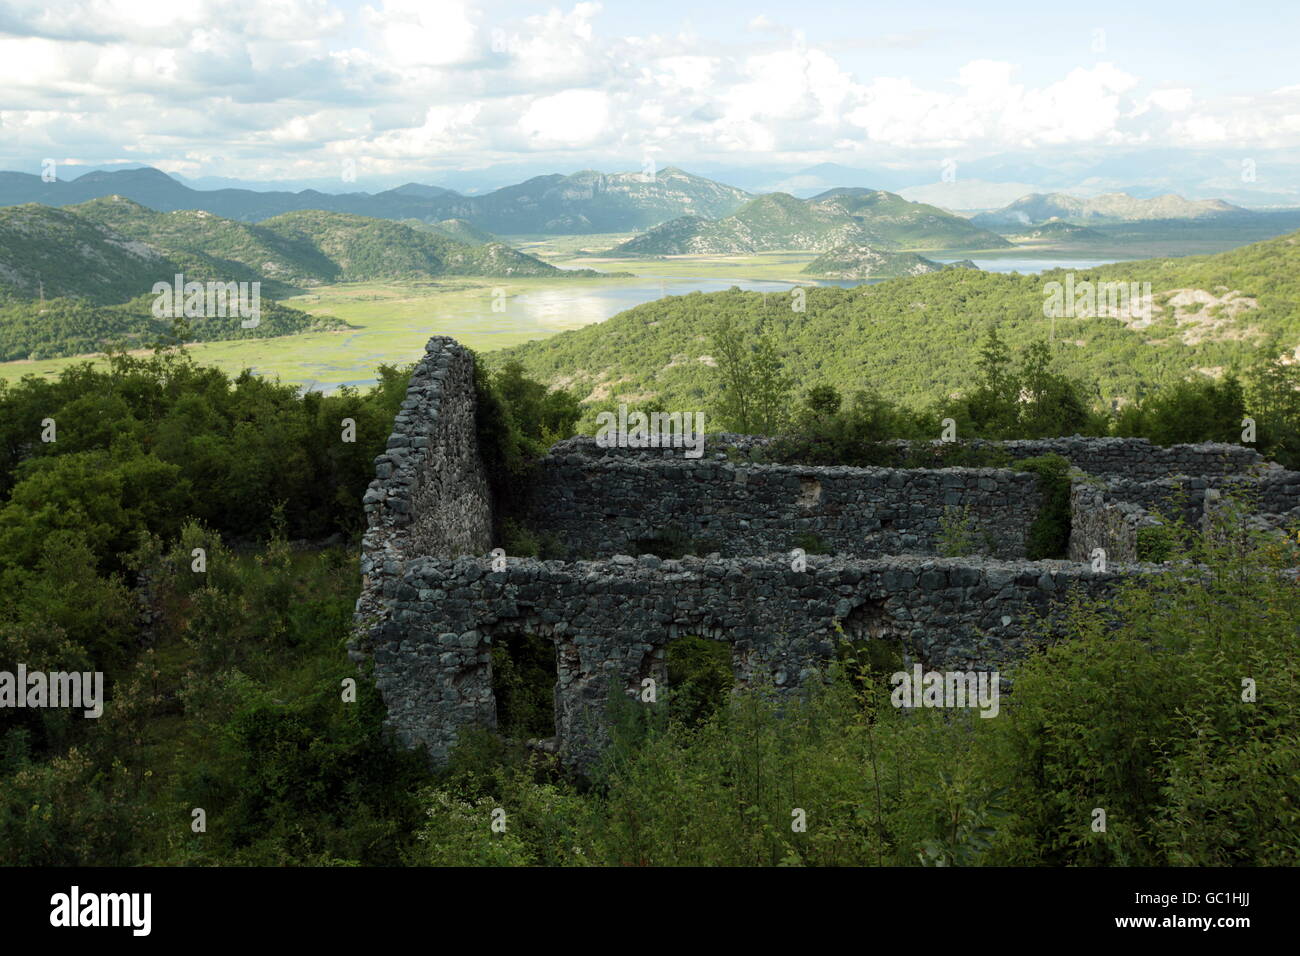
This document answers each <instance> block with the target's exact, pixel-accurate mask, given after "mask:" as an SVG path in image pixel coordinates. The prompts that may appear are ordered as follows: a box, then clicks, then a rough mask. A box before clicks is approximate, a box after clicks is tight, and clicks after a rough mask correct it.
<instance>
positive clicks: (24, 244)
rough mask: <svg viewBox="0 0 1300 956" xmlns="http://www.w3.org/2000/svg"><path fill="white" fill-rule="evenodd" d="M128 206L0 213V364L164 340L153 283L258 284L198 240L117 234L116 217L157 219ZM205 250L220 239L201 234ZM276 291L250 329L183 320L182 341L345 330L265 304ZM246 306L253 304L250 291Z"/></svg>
mask: <svg viewBox="0 0 1300 956" xmlns="http://www.w3.org/2000/svg"><path fill="white" fill-rule="evenodd" d="M98 202H99V203H100V205H101V206H105V205H110V203H109V202H108V201H107V200H100V201H98ZM122 202H123V204H125V203H127V202H129V201H127V200H123V201H122ZM130 206H131V207H134V209H126V210H115V211H113V214H111V215H103V216H101V217H100V218H98V219H97V218H95V216H94V213H95V212H101V213H107V212H108V210H106V209H95V210H91V213H92V214H91V215H85V214H82V210H79V209H75V208H74V209H52V208H50V207H49V206H42V205H39V204H37V203H31V204H27V205H22V206H14V207H11V208H8V209H0V361H10V360H13V359H36V358H53V357H57V356H63V355H79V354H86V353H89V352H96V351H101V350H103V349H105V348H106V347H108V346H110V345H120V346H124V347H128V348H139V347H146V346H149V345H152V344H153V343H155V342H158V341H161V340H169V339H170V338H171V337H172V335H173V333H174V331H175V330H174V329H173V323H172V320H171V318H170V317H166V318H163V317H157V316H155V315H153V312H152V305H153V302H154V299H155V296H154V294H153V288H154V284H155V283H158V282H166V283H168V284H171V283H172V281H173V279H174V277H175V275H176V274H177V273H183V274H184V275H185V278H186V280H187V281H200V282H207V281H221V282H223V283H224V282H234V281H241V282H242V281H248V280H249V279H252V280H254V281H256V280H257V278H258V273H257V272H255V271H254V270H252V269H250V268H248V267H247V266H244V265H243V264H241V263H238V262H235V261H233V260H228V259H222V258H220V257H218V256H213V255H209V254H206V253H203V252H196V251H193V249H194V248H196V247H197V245H198V244H197V243H196V244H192V245H191V247H190V248H186V249H179V248H178V250H177V252H176V253H175V254H173V253H171V252H169V251H167V250H165V249H163V248H161V246H160V245H159V244H156V243H153V242H145V241H143V240H141V239H139V238H137V236H136V235H133V234H132V233H133V232H135V230H130V229H128V230H127V231H120V230H119V229H117V228H115V226H114V224H113V223H114V222H115V221H116V222H118V223H129V222H130V221H131V220H132V219H133V218H135V217H143V216H149V217H153V216H163V215H164V214H162V213H154V212H152V211H150V210H147V209H145V208H144V207H143V206H139V205H138V204H135V203H130ZM171 215H175V214H171ZM180 215H182V216H195V215H197V216H207V215H208V214H207V213H181V214H180ZM211 218H214V219H215V217H211ZM219 222H220V220H219ZM234 225H238V224H234ZM225 238H227V239H230V240H231V242H230V245H231V247H232V248H234V246H235V245H236V244H237V242H239V241H247V239H246V237H242V236H238V235H235V236H234V238H233V239H232V238H231V237H230V236H226V237H225ZM208 244H209V245H211V246H212V247H214V248H215V246H216V245H217V244H218V243H217V242H216V241H214V240H213V239H212V238H211V237H209V240H208ZM277 287H278V286H277V283H275V282H268V289H267V298H265V299H261V301H260V309H259V313H258V322H257V324H256V325H255V326H253V327H249V328H245V327H244V326H243V325H242V320H243V319H244V318H246V317H247V316H243V315H240V314H238V313H236V312H228V313H227V314H226V315H224V316H223V315H214V316H212V317H211V318H201V319H191V320H187V322H188V324H189V329H188V331H187V332H186V333H185V337H186V339H187V340H191V341H217V340H225V339H240V338H266V337H271V336H279V335H291V334H294V333H297V332H305V331H311V330H324V329H334V328H341V327H343V323H341V322H339V321H338V320H336V319H332V318H328V317H319V318H318V317H314V316H310V315H307V314H306V313H304V312H300V311H298V310H296V309H290V308H286V307H285V306H283V305H280V304H279V303H277V302H275V301H273V300H272V298H271V295H272V290H273V289H274V288H277ZM246 288H250V287H246ZM259 298H260V296H259ZM244 301H245V302H251V301H252V300H251V290H250V298H248V299H245V300H244Z"/></svg>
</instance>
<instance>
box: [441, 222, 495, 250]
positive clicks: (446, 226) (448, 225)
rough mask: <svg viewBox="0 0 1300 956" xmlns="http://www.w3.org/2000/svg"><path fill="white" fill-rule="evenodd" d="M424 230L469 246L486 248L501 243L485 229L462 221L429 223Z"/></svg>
mask: <svg viewBox="0 0 1300 956" xmlns="http://www.w3.org/2000/svg"><path fill="white" fill-rule="evenodd" d="M425 228H427V229H431V230H436V231H437V232H440V233H442V234H443V235H444V236H448V237H450V238H452V239H455V240H456V241H457V242H463V243H465V244H466V245H470V246H486V245H487V244H488V243H490V242H500V241H501V240H500V239H498V238H497V237H496V236H494V235H492V233H490V232H488V231H487V230H486V229H480V228H479V227H478V226H476V225H474V224H473V223H470V222H466V221H465V220H464V219H444V220H442V221H441V222H435V223H430V224H429V225H428V226H427V227H425Z"/></svg>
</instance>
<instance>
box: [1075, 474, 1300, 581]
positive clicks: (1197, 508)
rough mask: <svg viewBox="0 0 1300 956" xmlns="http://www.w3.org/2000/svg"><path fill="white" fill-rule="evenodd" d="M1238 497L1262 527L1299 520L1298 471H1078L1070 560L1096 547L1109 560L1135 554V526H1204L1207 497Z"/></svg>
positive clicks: (1080, 558) (1284, 525) (1081, 557)
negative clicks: (1146, 477)
mask: <svg viewBox="0 0 1300 956" xmlns="http://www.w3.org/2000/svg"><path fill="white" fill-rule="evenodd" d="M1223 495H1231V496H1235V497H1237V498H1238V499H1239V500H1240V501H1241V502H1242V503H1243V504H1244V505H1245V506H1246V507H1247V508H1249V509H1250V510H1251V511H1252V512H1253V514H1254V521H1253V523H1254V524H1255V525H1257V526H1259V527H1261V528H1287V527H1289V526H1291V525H1292V524H1294V523H1296V522H1297V521H1300V472H1297V471H1286V470H1284V469H1282V468H1280V467H1277V466H1273V467H1269V468H1253V469H1252V471H1251V472H1250V473H1246V474H1227V475H1206V476H1188V475H1180V476H1178V477H1173V478H1158V479H1155V480H1152V481H1138V480H1131V479H1128V478H1121V477H1118V476H1115V475H1108V476H1101V477H1095V476H1076V477H1075V479H1074V481H1073V484H1072V486H1071V494H1070V514H1071V530H1070V551H1069V556H1070V558H1071V560H1075V561H1084V560H1087V559H1088V557H1087V556H1088V555H1089V554H1090V553H1091V552H1092V550H1093V549H1094V548H1103V549H1104V550H1105V551H1106V556H1107V559H1108V560H1112V561H1132V560H1136V558H1137V551H1136V547H1137V532H1138V530H1139V529H1141V528H1149V527H1156V526H1158V525H1160V524H1162V523H1165V522H1174V521H1179V522H1182V523H1183V524H1184V525H1185V526H1186V527H1188V528H1192V529H1196V528H1201V527H1203V525H1204V523H1205V520H1206V514H1207V501H1211V502H1215V503H1216V504H1215V505H1214V506H1212V507H1216V506H1218V505H1217V502H1219V501H1221V500H1222V496H1223Z"/></svg>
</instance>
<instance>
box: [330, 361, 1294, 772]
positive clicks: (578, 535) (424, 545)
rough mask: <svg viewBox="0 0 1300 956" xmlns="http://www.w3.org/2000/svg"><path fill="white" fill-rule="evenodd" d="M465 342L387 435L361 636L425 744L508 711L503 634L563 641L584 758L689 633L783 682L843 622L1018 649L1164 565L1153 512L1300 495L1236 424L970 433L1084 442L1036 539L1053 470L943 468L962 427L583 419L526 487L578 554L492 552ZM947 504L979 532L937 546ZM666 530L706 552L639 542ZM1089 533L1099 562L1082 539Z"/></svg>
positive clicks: (564, 685) (1064, 449)
mask: <svg viewBox="0 0 1300 956" xmlns="http://www.w3.org/2000/svg"><path fill="white" fill-rule="evenodd" d="M472 362H473V360H472V358H471V356H470V355H469V353H467V352H466V351H465V350H464V349H462V348H461V347H460V346H459V345H457V344H456V343H455V342H454V341H453V340H451V339H448V338H434V339H432V340H431V341H430V342H429V346H428V349H427V352H426V355H425V357H424V359H423V360H422V361H421V362H420V363H419V364H418V365H417V367H416V370H415V373H414V375H413V376H412V380H411V386H410V390H409V392H408V394H407V398H406V401H405V402H404V403H403V405H402V410H401V413H400V414H399V415H398V417H397V421H396V424H395V427H394V433H393V436H392V437H391V438H390V439H389V442H388V449H387V450H386V451H385V452H384V453H383V454H382V455H380V456H379V457H378V458H377V459H376V462H375V465H376V471H375V473H376V478H375V481H374V482H373V483H372V484H371V486H370V489H369V490H368V491H367V492H366V496H365V508H366V512H367V517H368V522H369V527H368V530H367V532H366V535H365V537H364V539H363V544H362V555H361V571H362V575H363V587H362V593H361V597H360V599H359V600H358V602H357V615H356V629H355V635H354V638H353V641H352V643H351V645H350V654H351V656H352V658H353V660H355V661H357V662H362V661H367V660H369V661H372V662H373V664H374V673H375V679H376V683H377V686H378V687H379V689H380V691H381V693H382V694H383V697H384V701H385V704H386V706H387V709H388V723H389V725H390V726H391V727H392V728H393V729H394V730H395V731H396V733H397V735H398V737H399V739H400V740H401V741H402V742H403V743H404V744H406V745H407V746H412V747H415V746H423V747H426V748H427V749H428V753H429V755H430V757H431V759H433V760H434V761H435V762H440V761H443V760H445V759H446V756H447V754H448V752H449V751H450V749H451V748H452V747H453V746H454V745H455V743H456V741H457V739H458V735H459V733H460V731H461V730H462V729H463V728H466V727H469V726H483V727H488V728H494V727H495V726H496V721H497V717H496V701H495V699H494V694H493V690H492V686H493V685H492V662H491V648H492V646H493V645H494V643H496V642H499V641H502V640H503V639H505V638H508V637H512V636H516V635H522V634H531V635H539V636H542V637H545V638H547V639H549V640H550V641H551V642H552V643H553V645H554V648H555V655H556V657H555V660H556V675H557V680H556V687H555V715H556V717H555V740H554V741H553V745H554V747H555V749H557V750H558V751H559V753H560V754H561V756H562V758H563V759H564V760H565V761H566V762H569V763H573V764H577V765H582V764H585V763H586V762H587V761H589V760H590V759H591V758H592V757H593V756H594V755H595V754H596V753H597V752H598V751H599V749H600V747H601V744H602V741H603V740H604V738H605V732H604V729H603V720H604V713H605V706H606V703H607V701H608V699H609V696H610V695H611V694H622V693H632V692H634V691H635V690H636V689H638V688H639V687H640V686H641V681H642V680H644V679H645V678H646V677H653V678H654V679H655V680H656V681H657V682H659V683H660V685H661V686H662V685H663V684H664V682H665V680H666V674H665V672H664V660H665V652H666V649H667V647H668V645H669V643H670V642H671V641H673V640H674V639H676V638H678V637H681V636H685V635H694V636H698V637H704V638H708V639H712V640H717V641H721V642H725V643H727V644H728V645H729V646H730V649H731V661H732V670H733V673H734V675H735V680H736V684H737V685H738V686H743V685H748V684H754V683H762V684H765V685H770V686H772V687H774V688H776V689H777V690H778V691H793V690H795V689H796V688H798V687H800V686H801V685H802V684H804V683H805V682H807V681H809V680H814V679H818V677H819V675H821V674H822V673H824V670H825V667H826V665H827V663H828V662H829V661H830V660H832V659H833V658H834V656H835V654H836V652H837V645H839V644H840V643H841V642H843V641H845V640H854V641H856V640H874V641H883V642H885V643H886V644H888V645H889V646H890V647H891V648H892V649H894V650H895V651H897V652H899V653H901V654H902V655H903V658H904V659H905V660H909V661H914V662H917V663H922V664H924V665H925V666H926V667H929V668H931V669H953V670H991V669H1004V668H1006V667H1007V666H1009V665H1011V664H1012V663H1013V662H1014V661H1015V660H1016V659H1017V658H1019V657H1021V656H1023V654H1024V653H1026V651H1028V650H1029V649H1030V648H1031V647H1033V646H1034V644H1035V643H1036V642H1037V641H1039V640H1041V639H1042V638H1043V635H1044V634H1046V633H1050V629H1051V620H1052V618H1053V615H1054V613H1055V611H1054V609H1055V608H1056V607H1057V603H1056V602H1057V601H1058V600H1059V599H1060V598H1062V597H1063V596H1065V595H1066V594H1067V593H1069V592H1072V591H1073V592H1076V593H1080V594H1083V595H1087V596H1091V597H1094V598H1104V597H1105V596H1106V595H1107V594H1109V593H1110V592H1111V591H1112V590H1113V588H1114V587H1115V586H1116V584H1117V583H1118V582H1119V581H1121V580H1122V579H1123V578H1124V577H1125V576H1126V575H1131V574H1135V573H1144V572H1145V571H1147V570H1149V569H1150V566H1143V565H1140V564H1136V563H1134V560H1135V557H1136V530H1137V529H1138V528H1140V527H1143V526H1150V525H1152V524H1156V523H1159V522H1161V521H1163V520H1168V519H1169V518H1170V517H1173V516H1175V515H1176V516H1178V517H1183V518H1185V519H1190V520H1194V521H1195V520H1200V519H1201V518H1202V517H1203V515H1204V513H1205V510H1206V501H1207V494H1208V495H1211V496H1212V495H1213V494H1218V493H1224V492H1227V491H1229V490H1233V489H1236V490H1238V491H1240V490H1242V489H1246V490H1249V491H1250V492H1251V493H1252V494H1253V495H1254V496H1255V497H1256V499H1257V500H1258V503H1259V506H1260V508H1261V510H1262V511H1264V512H1265V513H1266V515H1267V516H1269V517H1268V521H1269V524H1270V526H1275V527H1276V526H1282V525H1283V524H1284V523H1285V521H1287V520H1290V518H1292V517H1296V518H1300V473H1295V472H1285V471H1282V470H1281V469H1280V468H1278V467H1277V466H1276V465H1268V464H1266V463H1264V462H1262V461H1261V459H1260V457H1259V455H1258V454H1256V453H1255V452H1254V451H1253V450H1251V449H1248V448H1242V447H1239V446H1235V445H1181V446H1173V447H1171V448H1162V447H1159V446H1153V445H1151V444H1150V443H1148V442H1146V441H1143V440H1135V439H1088V438H1080V437H1077V436H1076V437H1073V438H1063V439H1049V440H1043V441H1033V442H1005V443H969V444H968V445H967V446H966V447H967V448H969V447H970V446H972V445H976V446H984V447H994V448H1000V449H1001V450H1002V451H1004V452H1006V453H1007V455H1008V460H1013V459H1018V458H1026V457H1036V456H1040V455H1044V454H1048V453H1053V454H1059V455H1062V456H1064V457H1065V458H1067V459H1069V460H1070V462H1071V463H1072V464H1073V465H1074V466H1075V472H1074V474H1073V484H1072V494H1071V508H1072V521H1073V530H1072V534H1071V541H1070V560H1069V561H1028V560H1025V557H1024V556H1025V553H1026V552H1025V545H1026V535H1027V530H1028V528H1029V527H1030V525H1031V524H1032V523H1033V521H1034V519H1035V518H1036V517H1037V516H1038V514H1039V510H1040V508H1041V507H1042V494H1041V491H1040V490H1039V487H1038V485H1037V478H1036V477H1035V476H1034V475H1031V474H1029V473H1026V472H1019V471H1014V470H1010V469H1005V468H949V467H945V459H946V458H948V456H949V455H951V454H952V452H953V450H954V446H953V445H952V444H944V443H941V442H932V443H911V444H909V443H906V442H896V443H892V446H893V454H895V455H896V459H895V462H894V463H895V464H896V467H888V468H848V467H807V466H797V465H777V464H770V463H766V462H764V461H763V450H764V448H765V446H766V444H767V440H766V439H762V438H755V437H747V436H734V435H727V436H715V437H714V438H711V439H710V440H709V441H708V442H707V443H706V446H705V455H704V457H703V458H700V459H687V458H685V457H684V455H683V453H682V450H681V449H628V448H600V447H597V446H596V444H595V442H594V441H593V440H592V439H590V438H575V439H569V440H567V441H564V442H560V443H559V444H557V445H556V446H555V447H554V448H553V449H552V451H551V453H550V454H549V455H548V456H547V457H546V458H544V459H543V460H542V461H541V462H540V463H539V465H538V468H537V472H536V479H535V481H534V482H533V483H532V485H531V487H530V488H529V489H528V491H527V495H526V498H527V515H528V524H529V525H530V527H531V528H532V529H533V530H535V531H536V532H537V533H538V534H539V535H541V536H544V537H546V538H548V540H551V541H554V542H557V543H558V546H559V548H560V550H561V551H562V552H564V555H565V560H548V561H540V560H536V559H531V558H517V557H510V556H506V557H505V558H504V562H502V560H501V555H500V554H497V555H495V556H494V555H491V554H489V553H488V552H489V550H490V549H491V548H492V545H493V542H492V541H491V527H492V513H491V497H490V494H489V490H488V483H487V480H486V476H485V475H484V472H483V464H482V460H481V457H480V455H479V452H478V447H477V442H476V437H475V436H476V432H475V427H474V421H475V414H476V400H475V391H474V375H473V372H474V370H473V364H472ZM917 464H920V465H923V466H926V467H916V465H917ZM909 466H910V467H909ZM1175 491H1176V492H1181V493H1182V497H1181V498H1177V499H1175V500H1176V501H1177V502H1178V503H1177V504H1170V503H1169V498H1170V495H1169V492H1175ZM1170 508H1173V509H1174V510H1173V511H1170V510H1169V509H1170ZM954 516H959V517H963V518H964V519H965V520H968V521H969V524H970V527H971V528H972V530H973V531H974V535H973V540H974V542H975V543H976V545H977V547H976V553H975V554H972V555H970V556H967V557H948V558H944V557H939V556H938V554H939V552H940V551H941V542H940V538H941V534H942V532H943V530H944V527H945V524H947V523H950V522H951V521H952V520H953V519H954ZM668 534H672V535H677V536H678V540H689V541H691V543H692V544H693V545H694V546H695V548H694V550H695V552H696V553H697V554H698V553H703V554H704V556H703V557H698V558H697V557H687V558H683V559H681V560H664V559H661V558H660V557H658V556H656V555H655V554H653V553H641V554H634V553H632V552H637V551H642V552H644V551H653V550H654V542H655V541H656V540H658V539H662V538H663V537H664V536H665V535H668ZM807 536H814V537H815V539H816V540H817V541H819V542H820V543H821V544H822V545H823V546H824V550H826V551H828V552H831V553H833V556H831V555H829V554H828V555H824V556H823V555H815V554H813V555H808V556H807V557H806V559H805V561H806V563H804V564H801V563H800V562H799V555H798V554H797V553H794V552H793V548H794V547H796V546H797V545H798V543H799V542H801V541H807V540H809V539H808V537H807ZM1098 547H1102V548H1105V549H1107V556H1108V564H1107V570H1106V571H1104V572H1097V571H1094V570H1093V567H1092V564H1091V563H1090V560H1089V555H1090V554H1091V552H1092V551H1093V549H1095V548H1098ZM494 559H495V560H494Z"/></svg>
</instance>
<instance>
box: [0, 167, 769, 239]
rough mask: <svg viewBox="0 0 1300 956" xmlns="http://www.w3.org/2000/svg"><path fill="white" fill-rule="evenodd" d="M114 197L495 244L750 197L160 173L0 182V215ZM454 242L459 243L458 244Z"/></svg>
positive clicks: (244, 217)
mask: <svg viewBox="0 0 1300 956" xmlns="http://www.w3.org/2000/svg"><path fill="white" fill-rule="evenodd" d="M112 195H118V196H123V197H125V198H127V199H131V200H134V201H135V202H137V203H140V204H141V205H144V206H147V207H148V208H150V209H154V210H158V211H160V212H175V211H177V210H183V209H191V210H194V209H201V210H203V211H205V212H208V213H211V214H213V215H216V216H221V217H224V218H227V219H235V220H238V221H241V222H261V221H262V220H265V219H270V218H273V217H275V216H280V215H283V214H284V213H288V212H301V211H304V210H322V211H325V212H335V213H345V214H350V215H357V216H369V217H372V218H376V219H393V220H403V219H418V220H420V221H421V222H426V223H436V222H441V221H444V220H447V219H463V220H465V221H466V222H467V223H470V224H472V225H473V226H475V227H478V228H480V229H484V230H487V231H489V232H492V233H497V234H524V233H585V232H630V231H632V230H636V229H647V228H649V227H651V226H655V225H658V224H659V223H661V222H664V221H666V220H668V219H673V218H675V217H677V216H681V215H687V214H693V215H700V216H705V217H708V218H717V217H720V216H726V215H728V214H730V213H731V212H734V211H735V209H736V208H737V207H738V206H740V205H741V204H742V203H743V202H745V200H747V199H749V198H750V196H749V194H748V193H746V192H745V191H744V190H741V189H736V188H734V187H732V186H726V185H723V184H722V183H716V182H713V181H712V180H709V179H704V178H702V177H699V176H692V175H691V174H690V173H686V172H683V171H682V170H680V169H676V168H674V167H669V168H667V169H662V170H659V171H658V172H657V173H656V175H655V176H654V177H653V178H650V179H647V178H646V177H644V176H643V175H642V174H641V173H639V172H637V173H615V174H610V175H607V174H604V173H599V172H594V171H591V170H585V171H583V172H578V173H574V174H573V175H571V176H562V175H551V176H537V177H534V178H533V179H529V180H527V181H526V182H522V183H518V184H516V185H513V186H506V187H504V188H502V189H498V190H495V191H493V192H490V193H486V194H484V195H482V196H473V197H471V196H462V195H460V194H459V193H456V192H453V191H451V190H449V189H443V188H441V187H438V186H426V185H422V184H419V183H407V184H406V185H403V186H398V187H397V188H395V189H389V190H385V191H383V192H380V193H375V194H373V195H371V194H369V193H365V192H355V193H345V194H337V195H336V194H332V193H322V192H319V191H317V190H313V189H305V190H302V191H301V192H296V193H295V192H277V191H267V192H262V191H257V190H252V189H210V190H208V189H203V190H200V189H191V188H190V187H189V186H186V185H184V184H183V183H180V182H178V181H177V180H175V179H172V178H171V177H170V176H168V175H167V174H166V173H163V172H160V171H159V170H157V169H149V168H145V169H129V170H117V171H114V172H91V173H86V174H85V175H83V176H80V177H78V178H76V179H73V180H69V181H62V180H60V181H57V182H51V183H47V182H43V181H42V180H41V178H40V176H36V175H32V174H30V173H18V172H0V206H9V205H17V204H21V203H31V202H37V203H43V204H45V205H48V206H56V207H61V206H70V205H76V204H79V203H84V202H87V201H89V200H92V199H100V198H104V197H107V196H112ZM457 238H459V237H457Z"/></svg>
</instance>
